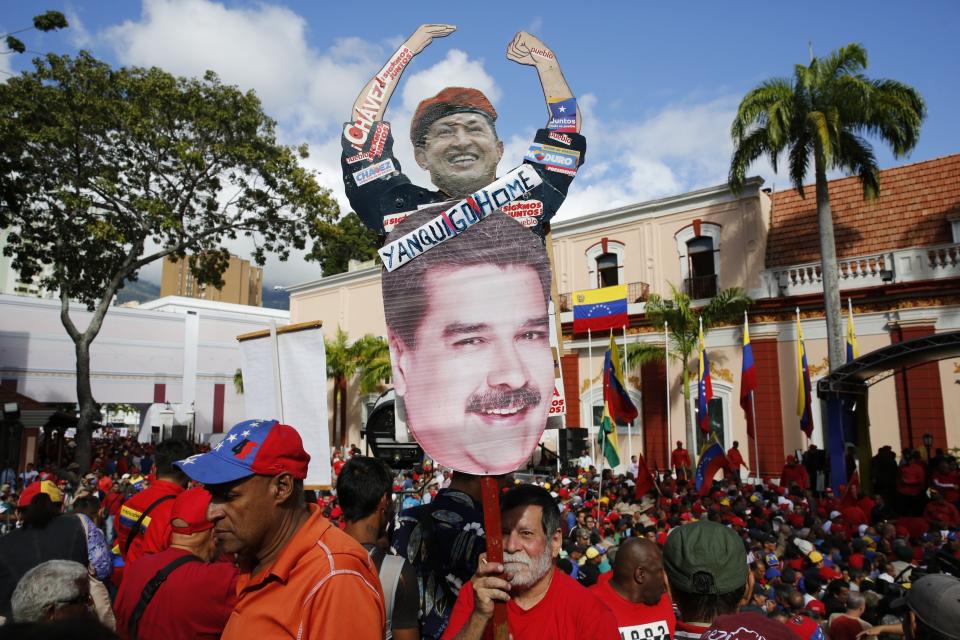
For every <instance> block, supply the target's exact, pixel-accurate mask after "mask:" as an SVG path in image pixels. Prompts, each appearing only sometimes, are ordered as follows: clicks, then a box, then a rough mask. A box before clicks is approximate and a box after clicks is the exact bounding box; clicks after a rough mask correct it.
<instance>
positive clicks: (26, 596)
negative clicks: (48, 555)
mask: <svg viewBox="0 0 960 640" xmlns="http://www.w3.org/2000/svg"><path fill="white" fill-rule="evenodd" d="M87 575H88V574H87V568H86V567H84V566H83V565H82V564H80V563H79V562H74V561H73V560H48V561H46V562H44V563H41V564H38V565H37V566H35V567H34V568H33V569H30V571H27V572H26V573H25V574H23V577H22V578H20V582H18V583H17V588H16V589H14V590H13V596H12V597H11V598H10V604H11V608H12V609H13V619H14V620H15V621H16V622H41V621H42V620H43V610H44V609H46V608H47V607H48V606H50V605H51V604H57V603H58V602H61V603H62V602H70V601H71V600H76V599H77V598H79V597H80V587H79V585H80V584H81V583H83V582H86V581H87Z"/></svg>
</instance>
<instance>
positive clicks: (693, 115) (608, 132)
mask: <svg viewBox="0 0 960 640" xmlns="http://www.w3.org/2000/svg"><path fill="white" fill-rule="evenodd" d="M579 105H580V110H581V113H582V114H583V123H584V124H583V129H584V135H586V136H587V162H586V164H585V165H584V166H583V168H582V169H581V170H580V172H579V173H578V174H577V179H576V180H575V181H574V183H573V185H572V186H571V188H570V192H569V196H568V198H567V201H566V203H564V206H563V209H561V211H560V214H559V215H558V217H557V219H558V220H564V219H570V218H575V217H578V216H581V215H586V214H589V213H595V212H597V211H604V210H607V209H613V208H617V207H621V206H625V205H628V204H632V203H637V202H644V201H647V200H652V199H656V198H663V197H668V196H672V195H679V194H681V193H684V192H686V191H690V190H693V189H698V188H702V187H707V186H713V185H718V184H723V183H724V182H725V181H726V179H727V172H728V170H729V163H730V156H731V153H732V151H733V143H732V141H731V139H730V123H731V122H732V120H733V115H734V112H735V110H736V106H737V98H734V97H732V96H726V97H721V98H717V99H714V100H711V101H709V102H704V103H689V104H688V103H681V104H675V105H670V106H667V107H666V108H664V109H662V110H661V111H659V112H656V113H654V114H652V115H650V116H649V117H647V118H644V119H641V120H640V121H630V122H621V121H616V120H604V119H601V118H599V117H597V116H596V112H597V99H596V97H595V96H593V95H591V94H585V95H583V96H582V97H580V99H579ZM749 174H750V175H761V176H762V177H763V178H764V179H765V180H767V183H768V184H769V183H770V181H771V180H772V179H776V182H777V183H778V184H785V180H784V179H783V178H782V177H779V178H777V177H776V174H774V172H773V170H772V169H771V168H770V164H769V162H767V161H766V160H765V159H763V160H760V161H758V162H757V163H755V165H754V166H753V167H752V168H751V171H750V172H749Z"/></svg>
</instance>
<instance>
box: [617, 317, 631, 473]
mask: <svg viewBox="0 0 960 640" xmlns="http://www.w3.org/2000/svg"><path fill="white" fill-rule="evenodd" d="M628 322H629V320H628ZM620 368H621V369H622V370H623V390H624V391H627V382H628V381H627V325H623V362H621V363H620ZM629 393H630V392H629V391H627V394H628V395H629ZM613 428H614V429H616V428H617V424H616V422H614V424H613ZM632 464H633V423H632V422H628V423H627V469H628V470H629V469H630V465H632ZM634 480H636V478H634Z"/></svg>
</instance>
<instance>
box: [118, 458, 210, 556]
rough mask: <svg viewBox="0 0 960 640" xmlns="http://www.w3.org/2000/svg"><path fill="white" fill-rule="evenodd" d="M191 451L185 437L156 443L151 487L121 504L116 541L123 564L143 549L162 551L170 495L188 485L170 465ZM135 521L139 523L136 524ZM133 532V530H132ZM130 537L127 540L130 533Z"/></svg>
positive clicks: (166, 538) (167, 539) (167, 541)
mask: <svg viewBox="0 0 960 640" xmlns="http://www.w3.org/2000/svg"><path fill="white" fill-rule="evenodd" d="M192 454H193V446H192V445H191V444H190V443H189V442H187V441H186V440H166V441H164V442H161V443H160V444H159V445H157V452H156V456H155V458H154V467H153V472H154V474H155V475H156V480H155V481H153V482H151V483H150V487H149V488H148V489H145V490H143V491H141V492H140V493H138V494H136V495H134V496H132V497H131V498H130V499H129V500H127V501H126V502H124V503H123V506H122V507H121V508H120V517H119V519H118V521H117V544H116V549H117V550H119V553H120V555H121V557H122V558H123V563H124V565H128V564H130V563H132V562H133V561H134V560H136V559H137V558H139V557H140V556H142V555H144V554H145V553H157V552H158V551H163V550H164V549H166V548H167V546H168V545H169V544H170V510H171V508H172V507H173V499H174V498H175V497H176V496H177V494H179V493H181V492H182V491H183V490H184V489H186V488H187V484H188V479H187V476H186V474H184V473H183V472H182V471H180V469H178V468H176V467H175V466H173V463H174V462H175V461H177V460H181V459H183V458H187V457H189V456H191V455H192ZM137 522H139V523H140V525H139V527H138V526H137ZM131 532H132V533H131ZM131 535H132V536H133V538H132V539H130V540H128V538H129V537H130V536H131Z"/></svg>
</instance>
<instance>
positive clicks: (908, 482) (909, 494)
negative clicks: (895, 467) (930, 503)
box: [897, 451, 927, 516]
mask: <svg viewBox="0 0 960 640" xmlns="http://www.w3.org/2000/svg"><path fill="white" fill-rule="evenodd" d="M926 488H927V471H926V469H925V468H924V466H923V461H922V460H921V458H920V452H919V451H914V452H913V455H912V456H911V458H910V463H909V464H907V465H904V466H902V467H900V472H899V476H898V477H897V498H898V500H899V502H900V504H899V511H900V513H901V515H907V516H919V515H920V514H921V513H923V508H924V506H926V501H925V500H924V499H923V498H924V496H923V495H922V494H923V492H924V491H925V490H926Z"/></svg>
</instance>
